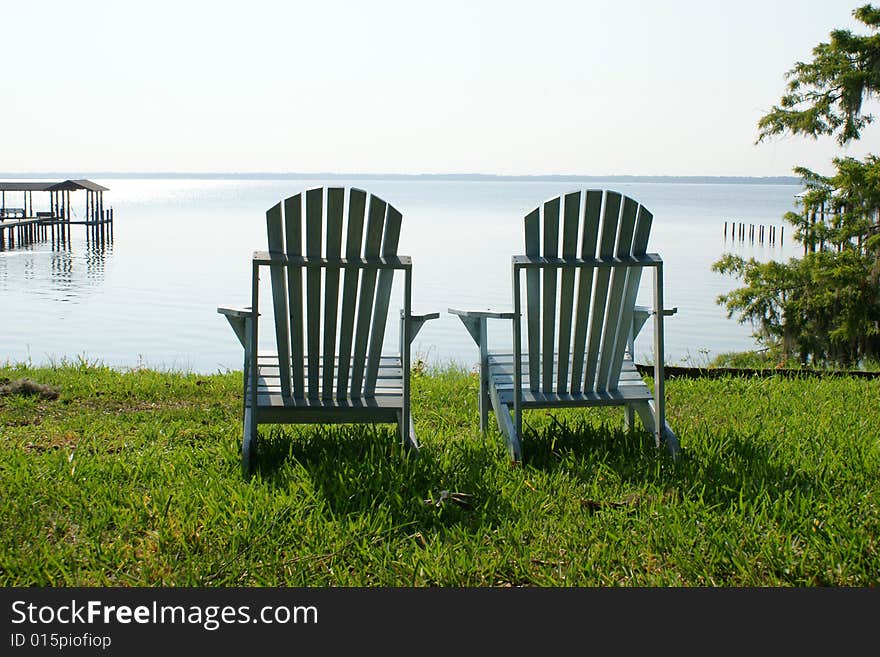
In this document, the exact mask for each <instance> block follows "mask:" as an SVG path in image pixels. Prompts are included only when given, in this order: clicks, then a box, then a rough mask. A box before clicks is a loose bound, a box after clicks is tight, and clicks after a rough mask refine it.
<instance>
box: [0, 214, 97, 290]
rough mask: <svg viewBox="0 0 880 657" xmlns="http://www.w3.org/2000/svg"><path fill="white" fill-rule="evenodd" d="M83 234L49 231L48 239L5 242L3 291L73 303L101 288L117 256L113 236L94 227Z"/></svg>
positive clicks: (0, 262) (0, 256)
mask: <svg viewBox="0 0 880 657" xmlns="http://www.w3.org/2000/svg"><path fill="white" fill-rule="evenodd" d="M65 233H66V234H65ZM83 233H85V234H80V235H79V236H74V235H70V234H69V233H68V232H67V231H64V233H62V231H60V230H59V231H57V232H55V231H47V234H46V237H45V238H40V239H35V240H33V241H29V242H25V243H20V242H19V243H16V242H15V241H12V242H10V241H9V240H4V242H5V243H4V246H3V249H2V251H0V291H2V292H4V293H11V294H19V295H35V296H37V297H40V298H45V299H48V300H54V301H65V302H69V301H74V300H76V299H78V298H80V297H82V296H84V295H87V294H89V293H90V292H91V291H92V290H94V289H96V288H98V287H99V286H101V285H102V284H103V283H104V280H105V274H106V270H107V265H108V262H109V260H110V258H111V257H112V255H113V234H112V232H111V231H109V230H104V231H96V230H94V229H93V228H92V227H84V228H83ZM9 301H11V299H9ZM24 303H27V302H26V301H24ZM4 305H6V304H4Z"/></svg>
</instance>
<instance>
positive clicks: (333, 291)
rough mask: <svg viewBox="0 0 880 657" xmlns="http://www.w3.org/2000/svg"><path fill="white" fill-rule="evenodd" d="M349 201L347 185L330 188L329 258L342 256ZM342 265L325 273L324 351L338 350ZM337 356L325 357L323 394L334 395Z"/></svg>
mask: <svg viewBox="0 0 880 657" xmlns="http://www.w3.org/2000/svg"><path fill="white" fill-rule="evenodd" d="M344 205H345V189H343V188H342V187H329V188H328V189H327V258H330V259H332V258H340V257H341V256H342V213H343V210H344ZM339 271H340V270H339V267H333V266H328V267H327V271H326V272H325V273H324V290H325V292H324V346H323V353H324V354H335V353H336V328H337V327H336V324H337V320H338V317H339ZM335 361H336V359H335V358H325V359H324V367H323V372H322V374H321V380H322V385H321V396H322V397H323V398H324V399H332V397H333V379H334V374H335V371H334V370H335Z"/></svg>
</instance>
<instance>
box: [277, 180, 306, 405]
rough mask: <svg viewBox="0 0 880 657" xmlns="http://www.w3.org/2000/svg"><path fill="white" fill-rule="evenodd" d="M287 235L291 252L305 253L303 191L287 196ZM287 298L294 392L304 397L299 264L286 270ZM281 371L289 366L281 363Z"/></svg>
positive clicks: (295, 254) (285, 230) (301, 278)
mask: <svg viewBox="0 0 880 657" xmlns="http://www.w3.org/2000/svg"><path fill="white" fill-rule="evenodd" d="M284 237H285V246H286V247H287V255H288V256H298V255H302V194H297V195H296V196H291V197H290V198H287V199H285V200H284ZM287 298H288V307H289V316H290V353H291V361H292V362H291V365H290V367H289V369H290V370H291V378H292V380H293V396H294V397H296V398H297V399H302V398H303V397H305V390H306V387H305V385H306V384H305V367H304V365H303V358H305V351H304V347H303V316H304V314H305V313H303V275H302V269H300V268H298V267H294V268H288V270H287ZM281 369H282V371H283V370H287V369H288V367H284V366H282V368H281Z"/></svg>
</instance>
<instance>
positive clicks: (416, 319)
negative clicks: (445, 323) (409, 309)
mask: <svg viewBox="0 0 880 657" xmlns="http://www.w3.org/2000/svg"><path fill="white" fill-rule="evenodd" d="M400 316H401V318H402V317H403V311H402V310H401V311H400ZM409 318H410V319H411V320H412V321H414V322H419V323H424V322H427V321H428V320H430V319H439V318H440V313H425V314H423V315H414V314H412V313H410V314H409Z"/></svg>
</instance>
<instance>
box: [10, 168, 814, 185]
mask: <svg viewBox="0 0 880 657" xmlns="http://www.w3.org/2000/svg"><path fill="white" fill-rule="evenodd" d="M0 178H11V179H22V178H64V179H81V178H158V179H172V178H176V179H186V178H189V179H250V180H259V179H264V180H273V179H292V180H295V179H299V180H313V179H337V180H338V179H354V180H357V179H370V180H379V179H386V180H405V179H424V180H484V181H491V180H496V181H523V182H524V181H534V182H541V181H559V180H572V181H574V180H577V181H589V180H616V181H632V182H652V181H658V182H659V181H670V182H672V181H678V182H765V183H792V184H796V183H800V182H801V179H800V178H799V177H797V176H791V175H788V176H738V175H675V174H650V175H639V174H607V175H596V174H546V173H545V174H493V173H331V172H320V173H306V172H296V171H293V172H279V171H241V172H223V171H192V172H188V171H31V172H23V173H13V172H0Z"/></svg>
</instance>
